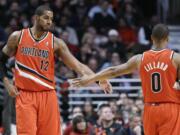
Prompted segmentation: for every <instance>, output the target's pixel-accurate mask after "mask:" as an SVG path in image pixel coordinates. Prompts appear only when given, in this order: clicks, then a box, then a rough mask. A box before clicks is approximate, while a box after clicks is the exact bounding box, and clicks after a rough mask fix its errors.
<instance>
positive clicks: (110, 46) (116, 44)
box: [104, 29, 126, 62]
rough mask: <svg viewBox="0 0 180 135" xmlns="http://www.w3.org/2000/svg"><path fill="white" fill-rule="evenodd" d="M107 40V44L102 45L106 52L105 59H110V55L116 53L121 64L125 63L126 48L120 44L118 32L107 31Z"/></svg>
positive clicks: (113, 30)
mask: <svg viewBox="0 0 180 135" xmlns="http://www.w3.org/2000/svg"><path fill="white" fill-rule="evenodd" d="M108 38H109V41H108V43H106V44H105V45H104V47H105V48H106V49H107V50H108V51H107V53H108V55H107V57H110V55H111V54H112V53H113V52H115V51H116V52H118V53H119V56H120V59H121V60H122V61H123V62H124V61H126V48H125V47H126V46H125V45H124V44H123V43H122V42H121V39H120V38H119V33H118V31H117V30H115V29H111V30H109V32H108Z"/></svg>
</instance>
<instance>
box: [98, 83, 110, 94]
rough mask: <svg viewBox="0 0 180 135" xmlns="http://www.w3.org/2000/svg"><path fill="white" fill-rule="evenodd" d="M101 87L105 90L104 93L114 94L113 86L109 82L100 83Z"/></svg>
mask: <svg viewBox="0 0 180 135" xmlns="http://www.w3.org/2000/svg"><path fill="white" fill-rule="evenodd" d="M99 86H100V87H101V88H102V89H103V90H104V93H106V94H107V93H112V85H111V83H110V82H109V81H108V80H103V81H99Z"/></svg>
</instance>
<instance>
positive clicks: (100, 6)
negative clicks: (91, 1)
mask: <svg viewBox="0 0 180 135" xmlns="http://www.w3.org/2000/svg"><path fill="white" fill-rule="evenodd" d="M103 12H106V13H107V14H109V15H110V16H112V17H113V18H116V14H115V13H114V11H113V9H112V6H111V5H110V4H109V2H108V0H98V3H97V4H96V5H95V6H94V7H92V8H91V9H90V10H89V13H88V17H89V18H90V19H93V18H94V16H95V14H96V13H103Z"/></svg>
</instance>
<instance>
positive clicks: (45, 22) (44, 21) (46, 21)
mask: <svg viewBox="0 0 180 135" xmlns="http://www.w3.org/2000/svg"><path fill="white" fill-rule="evenodd" d="M37 23H38V26H39V27H41V29H42V30H44V31H48V30H50V28H51V26H52V24H53V12H52V11H48V10H47V11H44V14H43V15H41V16H38V17H37Z"/></svg>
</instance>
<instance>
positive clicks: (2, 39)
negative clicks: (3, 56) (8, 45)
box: [0, 25, 7, 49]
mask: <svg viewBox="0 0 180 135" xmlns="http://www.w3.org/2000/svg"><path fill="white" fill-rule="evenodd" d="M0 35H1V36H0V49H1V48H2V47H3V45H4V43H5V42H6V40H7V34H6V32H5V31H4V29H3V28H2V27H1V25H0Z"/></svg>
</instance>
